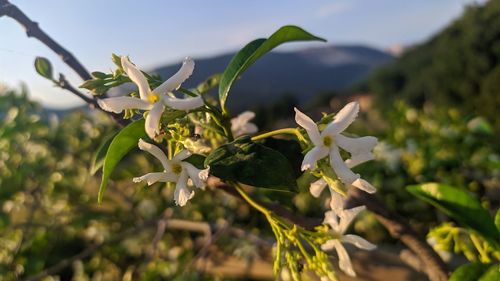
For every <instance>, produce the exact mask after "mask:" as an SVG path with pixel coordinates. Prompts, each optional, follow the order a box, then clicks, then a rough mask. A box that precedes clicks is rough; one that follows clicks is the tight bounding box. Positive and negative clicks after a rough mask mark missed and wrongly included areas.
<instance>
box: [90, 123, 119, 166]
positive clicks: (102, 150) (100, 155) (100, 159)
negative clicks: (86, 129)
mask: <svg viewBox="0 0 500 281" xmlns="http://www.w3.org/2000/svg"><path fill="white" fill-rule="evenodd" d="M115 136H116V133H112V134H110V135H108V136H106V137H105V138H104V139H103V141H102V142H101V144H100V145H99V147H98V148H97V151H96V153H95V154H94V157H93V158H92V163H91V165H90V174H91V175H94V174H95V173H96V172H97V171H98V170H99V169H100V168H101V167H102V165H103V164H104V159H105V158H106V153H107V152H108V148H109V145H110V144H111V142H112V141H113V138H114V137H115Z"/></svg>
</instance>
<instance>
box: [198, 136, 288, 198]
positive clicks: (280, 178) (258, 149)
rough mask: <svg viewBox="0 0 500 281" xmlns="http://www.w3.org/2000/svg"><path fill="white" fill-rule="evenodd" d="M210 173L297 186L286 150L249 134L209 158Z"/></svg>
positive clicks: (280, 186) (285, 187)
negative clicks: (258, 141) (277, 149)
mask: <svg viewBox="0 0 500 281" xmlns="http://www.w3.org/2000/svg"><path fill="white" fill-rule="evenodd" d="M207 166H210V174H211V175H213V176H216V177H218V178H220V179H222V180H223V181H236V182H240V183H243V184H247V185H252V186H255V187H262V188H273V189H280V190H296V189H297V183H296V181H295V177H294V173H293V170H292V167H291V166H290V163H289V162H288V160H287V159H286V157H285V156H283V154H281V153H279V152H278V151H276V150H274V149H271V148H268V147H266V146H264V145H262V144H259V143H255V142H253V141H251V139H250V137H248V136H245V137H241V138H238V139H236V140H235V141H233V142H231V143H228V144H225V145H222V146H220V147H219V148H217V149H216V150H214V151H212V153H210V155H208V156H207V158H206V159H205V167H207Z"/></svg>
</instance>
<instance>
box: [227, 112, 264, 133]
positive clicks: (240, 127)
mask: <svg viewBox="0 0 500 281" xmlns="http://www.w3.org/2000/svg"><path fill="white" fill-rule="evenodd" d="M254 117H255V113H253V112H252V111H245V112H243V113H241V114H240V115H238V116H236V117H234V118H233V119H231V132H233V135H234V136H235V137H238V136H241V135H251V134H255V133H257V131H258V130H259V129H258V128H257V126H255V124H253V123H250V122H249V121H250V120H252V119H253V118H254Z"/></svg>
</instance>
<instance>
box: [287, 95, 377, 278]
mask: <svg viewBox="0 0 500 281" xmlns="http://www.w3.org/2000/svg"><path fill="white" fill-rule="evenodd" d="M358 112H359V104H358V103H357V102H351V103H349V104H347V105H346V106H345V107H344V108H342V109H341V110H340V111H339V112H338V113H337V114H336V115H335V117H334V119H333V121H332V122H331V123H329V124H328V125H327V126H326V127H325V128H324V129H323V130H322V131H321V132H320V130H319V128H318V126H317V125H316V123H314V121H313V120H312V119H311V118H309V117H308V116H307V115H305V114H304V113H302V112H300V111H299V110H298V109H295V113H296V114H295V120H296V122H297V124H299V125H300V126H301V127H302V128H304V129H305V130H306V132H307V135H308V136H309V139H310V140H311V142H312V144H313V148H312V149H311V150H310V151H309V152H307V154H306V155H305V156H304V160H303V161H302V170H303V171H305V170H311V171H312V170H316V169H319V168H318V165H317V162H318V161H320V160H321V159H323V158H325V157H327V156H329V160H330V161H329V164H330V166H331V168H332V169H333V171H334V172H335V174H336V175H337V177H338V179H339V180H340V182H339V181H337V180H330V178H328V175H326V174H324V173H323V171H322V178H320V179H319V180H317V181H315V182H313V183H312V184H311V186H310V189H309V190H310V192H311V194H312V195H313V196H314V197H319V196H320V194H321V192H322V191H323V190H324V189H325V187H326V186H328V187H329V190H330V196H331V199H330V209H331V210H329V211H328V212H326V213H325V219H324V223H325V224H328V225H329V226H330V227H331V230H330V233H331V234H332V236H333V237H334V239H332V240H329V241H327V242H326V243H325V244H323V245H322V247H321V248H322V249H323V250H325V251H328V250H333V249H335V250H336V252H337V254H338V257H339V267H340V269H342V270H343V271H344V272H345V273H347V274H348V275H350V276H355V272H354V270H353V268H352V265H351V261H350V259H349V256H348V254H347V251H346V250H345V248H344V246H343V245H342V242H344V243H351V244H354V245H355V246H356V247H358V248H362V249H366V250H372V249H374V248H375V245H373V244H371V243H370V242H368V241H366V240H365V239H363V238H361V237H359V236H356V235H350V234H344V233H345V231H346V230H347V228H348V226H349V225H350V223H351V222H352V220H353V219H354V218H355V217H356V215H357V214H358V213H359V212H361V211H362V210H364V209H365V207H364V206H360V207H356V208H353V209H344V207H343V206H344V196H343V195H342V194H340V193H338V192H337V191H338V190H339V187H337V186H332V185H340V184H344V186H346V187H347V188H349V187H354V188H359V189H361V190H363V191H365V192H368V193H374V192H375V191H376V189H375V188H374V187H373V186H372V185H371V184H370V183H369V182H367V181H365V180H364V179H362V178H361V177H360V175H359V174H355V173H354V172H353V171H352V170H351V168H353V167H354V166H356V165H359V164H361V163H364V162H366V161H369V160H372V159H373V158H374V156H373V153H372V150H373V148H374V147H375V145H376V144H377V139H376V138H375V137H370V136H368V137H361V138H349V137H346V136H344V135H342V134H341V133H342V132H343V131H344V130H345V129H346V128H347V127H348V126H349V125H350V124H351V123H352V122H353V121H354V119H355V118H356V116H357V115H358ZM340 148H342V149H343V150H345V151H347V152H348V153H349V154H350V156H351V157H350V158H349V159H347V160H345V161H344V160H343V159H342V157H341V155H340Z"/></svg>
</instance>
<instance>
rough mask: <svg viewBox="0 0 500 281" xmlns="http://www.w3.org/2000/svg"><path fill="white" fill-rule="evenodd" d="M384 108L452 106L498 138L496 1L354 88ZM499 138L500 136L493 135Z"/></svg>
mask: <svg viewBox="0 0 500 281" xmlns="http://www.w3.org/2000/svg"><path fill="white" fill-rule="evenodd" d="M357 90H358V91H369V92H372V93H375V94H376V97H377V101H378V104H379V105H380V106H382V107H384V106H385V107H387V106H390V105H391V104H392V103H391V102H390V101H392V100H394V99H397V98H401V99H404V100H406V101H407V102H409V103H410V104H412V105H414V106H417V107H420V106H422V105H423V104H424V103H426V102H430V103H434V104H436V105H439V106H454V107H458V108H460V109H461V113H462V114H463V115H464V116H467V115H472V114H473V115H482V116H485V117H487V118H488V120H489V121H490V122H492V123H493V124H494V126H495V128H496V132H497V134H499V133H500V118H498V116H499V115H498V110H499V109H500V1H489V2H487V3H486V4H484V5H480V6H478V5H472V6H469V7H467V8H466V10H465V12H464V13H463V15H462V16H461V17H460V18H459V19H457V20H455V21H454V22H453V23H452V24H450V25H449V26H448V27H447V28H445V29H444V30H442V31H441V32H439V33H438V34H436V35H435V36H433V37H432V38H431V39H430V40H428V41H427V42H425V43H423V44H420V45H418V46H414V47H413V48H411V49H409V50H407V51H405V53H404V54H403V55H402V57H401V58H399V59H398V60H395V61H394V63H392V64H389V65H388V66H386V67H383V68H381V69H380V70H378V71H376V72H375V73H374V74H373V75H371V76H370V78H369V79H367V81H366V82H364V83H362V84H361V86H360V87H358V88H357ZM499 136H500V134H499Z"/></svg>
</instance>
